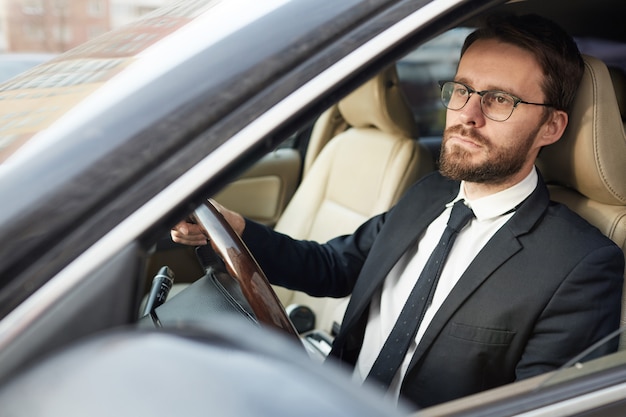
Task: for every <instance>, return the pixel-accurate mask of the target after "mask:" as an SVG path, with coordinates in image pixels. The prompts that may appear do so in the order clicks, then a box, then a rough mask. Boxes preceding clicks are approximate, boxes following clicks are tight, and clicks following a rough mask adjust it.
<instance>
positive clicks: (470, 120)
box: [460, 94, 485, 127]
mask: <svg viewBox="0 0 626 417" xmlns="http://www.w3.org/2000/svg"><path fill="white" fill-rule="evenodd" d="M480 101H481V97H480V96H479V95H478V94H472V95H471V96H470V98H469V100H468V101H467V103H465V106H463V108H462V109H461V110H460V112H461V115H460V117H461V122H462V123H463V124H468V125H473V126H476V127H479V126H482V125H483V124H485V115H484V114H483V112H482V109H481V107H480V106H481V104H480Z"/></svg>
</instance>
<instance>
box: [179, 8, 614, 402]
mask: <svg viewBox="0 0 626 417" xmlns="http://www.w3.org/2000/svg"><path fill="white" fill-rule="evenodd" d="M582 73H583V61H582V58H581V56H580V53H579V51H578V49H577V47H576V44H575V43H574V41H573V40H572V39H571V38H570V37H569V36H568V35H567V34H566V33H565V32H564V31H563V30H561V29H560V28H559V27H558V26H556V25H554V24H553V23H552V22H550V21H547V20H545V19H543V18H540V17H538V16H522V17H511V18H500V19H499V20H496V21H492V22H490V23H489V24H488V25H486V26H485V27H482V28H479V29H477V30H476V31H475V32H473V33H472V34H470V35H469V36H468V38H467V39H466V41H465V44H464V46H463V49H462V52H461V59H460V62H459V66H458V69H457V72H456V75H455V77H454V79H453V80H449V81H442V82H441V84H440V85H441V98H442V102H443V104H444V106H445V107H446V108H447V114H446V129H445V132H444V137H443V141H442V149H441V156H440V164H439V167H440V168H439V172H434V173H432V174H430V175H428V176H426V177H424V178H423V179H421V180H420V181H418V182H417V183H416V184H415V185H414V186H413V187H412V188H410V189H409V190H408V191H407V193H406V194H405V195H404V196H403V198H402V199H401V200H400V201H399V202H398V203H397V204H396V205H395V206H394V207H393V208H392V209H391V210H389V211H388V212H386V213H384V214H381V215H379V216H376V217H374V218H372V219H370V220H368V221H367V222H365V223H364V224H363V225H362V226H361V227H360V228H359V229H358V230H357V231H356V232H355V233H354V234H352V235H349V236H342V237H338V238H336V239H333V240H331V241H329V242H327V243H325V244H319V243H316V242H310V241H297V240H293V239H291V238H289V237H288V236H285V235H281V234H279V233H276V232H274V231H272V230H270V229H269V228H266V227H264V226H261V225H259V224H256V223H254V222H252V221H250V220H246V219H244V218H242V217H241V216H240V215H238V214H237V213H234V212H231V211H228V210H226V209H223V208H222V213H223V214H224V216H225V217H226V218H227V220H228V221H229V223H230V224H231V225H232V226H233V227H234V229H235V230H236V231H237V232H238V233H239V234H240V235H241V236H242V238H243V240H244V241H245V243H246V244H247V246H248V248H249V249H250V250H251V252H252V253H253V254H254V255H255V257H256V259H257V260H258V262H259V264H260V266H261V267H262V269H263V270H264V271H265V273H266V275H267V277H268V278H269V280H270V281H271V282H272V283H273V284H277V285H282V286H285V287H287V288H292V289H296V290H300V291H304V292H307V293H309V294H311V295H316V296H334V297H343V296H346V295H351V299H350V304H349V305H348V308H347V310H346V313H345V317H344V320H343V323H342V326H341V330H340V332H339V334H338V335H337V337H336V338H335V340H334V344H333V348H332V351H331V353H330V357H332V358H337V359H338V360H340V361H343V362H344V363H347V364H349V365H351V366H353V369H354V371H353V372H354V378H355V379H356V380H358V381H368V383H369V382H371V383H374V384H377V385H380V386H382V387H383V388H384V389H385V390H387V391H388V393H389V395H390V396H393V397H396V398H397V397H400V396H401V397H403V398H406V399H408V400H410V401H412V402H413V403H415V404H416V405H418V406H421V407H425V406H430V405H434V404H438V403H441V402H444V401H448V400H452V399H455V398H458V397H461V396H465V395H469V394H472V393H476V392H479V391H482V390H485V389H489V388H493V387H496V386H499V385H503V384H506V383H510V382H513V381H516V380H520V379H523V378H528V377H531V376H534V375H538V374H540V373H543V372H547V371H551V370H555V369H557V368H558V367H560V366H561V365H563V364H564V363H565V362H566V361H568V360H569V359H571V358H572V357H574V356H575V355H576V354H578V353H579V352H581V351H583V350H584V349H585V348H587V347H589V346H591V345H592V344H593V343H594V342H596V341H598V340H600V339H601V338H603V337H604V336H605V335H607V334H609V333H610V332H612V331H613V330H615V329H617V327H618V326H619V316H620V310H621V307H620V306H621V304H620V300H621V291H622V290H621V288H622V276H623V270H624V258H623V256H622V253H621V251H620V249H619V248H618V247H617V246H616V245H615V244H614V243H613V242H611V241H610V240H609V239H607V238H606V237H604V236H603V235H602V234H601V233H600V232H599V231H598V230H597V229H595V228H594V227H592V226H591V225H589V224H588V223H587V222H586V221H584V220H583V219H581V218H580V217H579V216H577V215H576V214H574V213H573V212H572V211H570V210H568V209H567V208H566V207H565V206H563V205H560V204H556V203H553V202H551V201H550V200H549V194H548V190H547V188H546V186H545V184H544V182H543V180H542V178H541V175H540V173H539V172H538V170H537V169H536V167H535V160H536V158H537V155H538V154H539V151H540V150H541V148H542V147H544V146H546V145H549V144H551V143H554V142H556V141H557V140H559V139H560V137H561V135H562V134H563V131H564V130H565V127H566V126H567V122H568V110H569V108H570V105H571V103H572V101H573V97H574V95H575V92H576V89H577V87H578V84H579V82H580V79H581V77H582ZM453 207H454V211H455V214H452V213H453ZM470 209H471V210H470ZM460 212H463V213H461V214H459V216H458V218H459V219H461V220H458V221H457V220H454V221H453V220H452V219H451V217H454V218H455V219H456V218H457V215H456V213H460ZM449 220H450V224H452V223H455V224H454V225H450V227H449V228H448V227H447V223H448V222H449ZM442 235H443V236H444V237H445V238H446V239H445V241H442V240H441V239H440V238H442ZM450 236H453V237H452V238H451V237H450ZM172 238H173V240H174V241H176V242H180V243H186V244H192V245H199V244H206V243H207V242H206V238H205V237H204V236H203V235H202V231H201V230H200V229H199V228H198V227H197V226H196V225H193V224H188V223H180V224H178V225H177V226H176V227H175V228H174V229H173V230H172ZM440 247H441V249H440ZM450 247H451V250H449V252H448V253H447V254H446V256H447V258H443V260H442V259H439V260H434V259H433V260H431V258H435V254H436V253H437V254H438V253H439V252H444V250H443V249H442V248H450ZM277 254H279V255H277ZM446 259H447V260H446ZM433 265H435V266H433ZM427 284H428V285H427ZM616 347H617V345H616V343H615V344H613V345H610V346H604V348H603V350H600V351H598V352H596V354H597V355H601V354H605V353H608V352H610V351H611V350H614V349H616Z"/></svg>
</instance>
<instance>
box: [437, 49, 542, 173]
mask: <svg viewBox="0 0 626 417" xmlns="http://www.w3.org/2000/svg"><path fill="white" fill-rule="evenodd" d="M542 80H543V73H542V70H541V67H540V66H539V64H538V63H537V61H536V60H535V58H534V57H533V56H532V55H531V54H530V52H527V51H525V50H523V49H520V48H518V47H516V46H513V45H510V44H507V43H501V42H498V41H495V40H479V41H476V42H475V43H474V44H472V45H471V46H470V47H469V48H468V49H467V51H466V52H465V54H464V55H463V57H462V58H461V61H460V63H459V68H458V70H457V74H456V77H455V81H459V82H462V83H464V84H466V85H468V86H470V87H471V88H473V89H474V90H476V91H483V90H501V91H505V92H507V93H510V94H512V95H514V96H517V97H519V98H521V99H522V100H524V101H529V102H533V103H543V102H544V100H545V99H544V94H543V92H542V90H541V82H542ZM545 111H546V109H545V108H544V107H542V106H533V105H527V104H519V105H518V106H517V107H516V108H515V110H514V111H513V114H511V117H509V119H508V120H506V121H503V122H496V121H493V120H491V119H488V118H487V117H486V116H485V115H484V114H483V113H482V111H481V107H480V96H479V95H478V94H473V95H472V96H471V97H470V99H469V101H468V102H467V104H466V105H465V106H464V107H463V108H462V109H460V110H448V111H447V115H446V129H445V132H444V136H443V144H442V149H441V157H440V171H441V173H442V174H443V175H445V176H448V177H450V178H452V179H456V180H465V181H469V182H476V183H485V184H503V183H507V182H516V181H519V180H521V179H522V178H524V177H525V176H526V175H527V174H528V172H529V171H530V169H531V168H532V166H533V164H534V161H535V158H536V156H537V154H538V152H539V149H540V147H541V145H539V144H538V143H537V142H538V141H537V140H536V138H537V135H538V133H539V131H540V128H541V125H543V124H544V122H545V121H546V113H545Z"/></svg>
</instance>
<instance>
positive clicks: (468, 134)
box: [443, 125, 490, 145]
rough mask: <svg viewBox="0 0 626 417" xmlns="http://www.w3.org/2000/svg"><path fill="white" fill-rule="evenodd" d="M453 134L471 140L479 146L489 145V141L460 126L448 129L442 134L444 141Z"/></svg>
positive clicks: (475, 132)
mask: <svg viewBox="0 0 626 417" xmlns="http://www.w3.org/2000/svg"><path fill="white" fill-rule="evenodd" d="M453 134H456V135H459V136H462V137H466V138H468V139H471V140H473V141H474V142H476V143H478V144H480V145H489V144H490V142H489V139H487V138H486V137H484V136H483V135H481V134H480V133H478V132H477V131H475V130H473V129H467V128H465V127H463V126H462V125H455V126H450V127H448V128H447V129H446V130H445V131H444V133H443V137H444V140H447V138H448V137H450V136H451V135H453Z"/></svg>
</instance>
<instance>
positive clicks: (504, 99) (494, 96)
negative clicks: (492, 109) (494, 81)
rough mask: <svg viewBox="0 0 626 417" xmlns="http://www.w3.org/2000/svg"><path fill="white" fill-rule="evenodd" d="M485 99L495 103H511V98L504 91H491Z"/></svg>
mask: <svg viewBox="0 0 626 417" xmlns="http://www.w3.org/2000/svg"><path fill="white" fill-rule="evenodd" d="M487 100H488V101H489V102H490V103H491V104H497V105H511V104H513V98H512V97H511V96H509V95H508V94H505V93H491V94H489V95H488V98H487Z"/></svg>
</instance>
